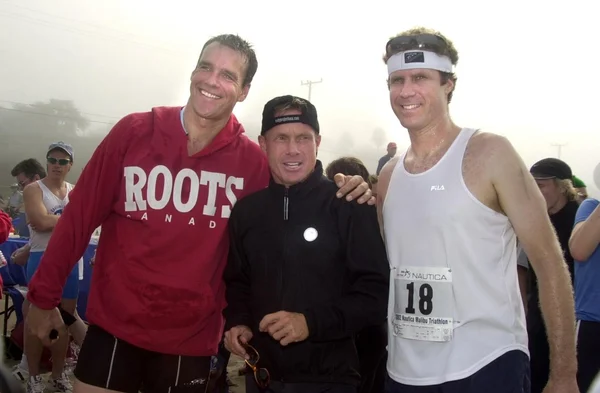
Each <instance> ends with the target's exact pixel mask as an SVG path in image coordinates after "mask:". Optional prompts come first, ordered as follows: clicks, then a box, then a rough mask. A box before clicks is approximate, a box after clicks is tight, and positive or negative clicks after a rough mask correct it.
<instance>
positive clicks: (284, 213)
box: [283, 188, 290, 221]
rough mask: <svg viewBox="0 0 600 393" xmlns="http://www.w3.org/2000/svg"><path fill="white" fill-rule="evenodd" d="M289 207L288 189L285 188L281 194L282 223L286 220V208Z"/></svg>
mask: <svg viewBox="0 0 600 393" xmlns="http://www.w3.org/2000/svg"><path fill="white" fill-rule="evenodd" d="M289 205H290V199H289V198H288V189H287V188H286V189H285V191H284V193H283V221H287V220H288V207H289Z"/></svg>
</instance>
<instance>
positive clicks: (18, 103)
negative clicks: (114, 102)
mask: <svg viewBox="0 0 600 393" xmlns="http://www.w3.org/2000/svg"><path fill="white" fill-rule="evenodd" d="M0 102H6V103H8V104H13V105H25V106H31V104H25V103H23V102H16V101H9V100H0ZM0 108H1V107H0ZM3 109H6V108H3ZM79 113H81V114H82V115H89V116H97V117H104V118H106V119H115V120H120V119H121V118H120V117H117V116H108V115H101V114H98V113H90V112H79Z"/></svg>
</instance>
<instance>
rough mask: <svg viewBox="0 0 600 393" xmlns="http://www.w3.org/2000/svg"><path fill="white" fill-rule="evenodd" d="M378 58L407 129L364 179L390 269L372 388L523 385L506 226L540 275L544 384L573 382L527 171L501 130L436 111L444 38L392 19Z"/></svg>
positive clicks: (520, 324)
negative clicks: (380, 381) (400, 27)
mask: <svg viewBox="0 0 600 393" xmlns="http://www.w3.org/2000/svg"><path fill="white" fill-rule="evenodd" d="M384 61H385V62H386V64H387V67H388V76H389V80H388V87H389V92H390V102H391V106H392V109H393V111H394V113H395V114H396V116H397V118H398V119H399V120H400V123H401V124H402V126H403V127H405V128H406V129H407V130H408V132H409V136H410V139H411V145H410V147H409V148H408V150H407V151H406V152H405V153H404V154H402V155H401V156H399V157H397V158H394V159H392V160H390V162H389V163H388V164H387V165H386V166H385V167H384V168H383V170H382V171H381V174H380V177H379V183H378V198H377V199H378V211H379V218H380V225H381V230H382V235H383V236H384V239H385V242H386V246H387V252H388V257H389V260H390V265H391V269H392V270H391V274H390V277H391V279H390V297H389V306H388V308H389V310H388V324H389V326H388V328H389V329H388V330H389V344H388V351H389V357H388V365H387V368H388V376H389V377H388V380H387V381H386V382H387V383H386V391H387V392H389V393H392V392H394V393H395V392H401V393H429V392H431V393H433V392H436V393H459V392H460V393H483V392H486V393H517V392H529V358H528V349H527V330H526V325H525V314H524V308H523V303H522V299H521V294H520V291H519V285H518V280H517V261H516V260H517V255H516V235H517V236H518V237H519V240H520V242H521V244H522V245H523V248H524V249H525V251H526V253H527V255H528V256H529V258H530V262H531V265H532V267H533V268H534V269H535V271H536V274H537V275H538V277H543V279H542V280H540V288H539V290H540V299H541V307H542V311H543V313H544V319H545V323H546V325H547V327H548V332H549V334H548V337H549V338H550V348H552V350H551V360H550V361H551V365H552V366H551V369H552V374H551V376H550V381H549V383H548V385H547V387H546V390H545V391H544V392H545V393H566V392H569V393H571V392H573V393H577V392H578V389H577V383H576V379H575V377H576V371H577V364H576V358H575V345H574V344H575V336H574V333H575V320H574V306H573V296H572V287H571V284H570V279H569V275H568V272H567V269H566V265H565V262H564V260H563V257H562V253H561V251H560V247H559V244H558V241H557V239H556V236H555V235H554V232H553V230H552V227H551V225H550V221H549V220H548V215H547V213H546V206H545V202H544V199H543V197H542V195H541V193H540V191H539V189H538V187H537V185H536V183H535V181H534V180H533V178H532V177H531V175H530V174H529V171H528V170H527V168H525V166H524V164H523V162H522V160H521V159H520V157H519V155H518V154H517V153H516V151H515V150H514V149H513V147H512V146H511V144H510V143H509V142H508V141H507V140H506V139H505V138H503V137H500V136H498V135H494V134H489V133H484V132H479V131H477V130H474V129H466V128H463V129H461V128H460V127H458V126H456V125H455V124H454V123H453V122H452V120H451V119H450V115H449V113H448V104H449V102H450V100H451V98H452V93H453V90H454V87H455V84H456V76H455V74H454V66H455V65H456V63H457V61H458V53H457V51H456V49H455V48H454V46H453V44H452V43H451V42H450V41H449V40H448V39H446V38H445V37H444V36H442V35H441V34H439V33H437V32H434V31H430V30H428V29H422V28H419V29H413V30H410V31H407V32H404V33H401V34H400V35H399V36H397V37H395V38H392V39H391V40H390V41H389V42H388V43H387V45H386V53H385V57H384Z"/></svg>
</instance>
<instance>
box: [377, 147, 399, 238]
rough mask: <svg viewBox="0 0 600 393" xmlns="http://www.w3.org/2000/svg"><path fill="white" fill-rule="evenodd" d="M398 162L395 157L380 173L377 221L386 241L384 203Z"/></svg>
mask: <svg viewBox="0 0 600 393" xmlns="http://www.w3.org/2000/svg"><path fill="white" fill-rule="evenodd" d="M397 162H398V157H394V158H392V159H391V160H389V161H388V162H387V164H386V165H384V167H383V169H382V170H381V172H379V178H378V180H377V202H376V203H377V220H378V221H379V232H380V233H381V237H382V238H383V240H384V241H385V236H384V231H383V203H384V202H385V197H386V195H387V191H388V187H389V185H390V180H391V179H392V173H393V172H394V168H395V167H396V163H397Z"/></svg>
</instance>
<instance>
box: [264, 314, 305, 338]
mask: <svg viewBox="0 0 600 393" xmlns="http://www.w3.org/2000/svg"><path fill="white" fill-rule="evenodd" d="M259 329H260V331H261V332H266V333H269V335H270V336H271V337H273V339H275V340H277V341H279V344H281V345H282V346H286V345H289V344H291V343H295V342H300V341H304V340H306V339H307V338H308V334H309V331H308V325H307V324H306V317H305V316H304V314H300V313H296V312H288V311H278V312H276V313H273V314H267V315H265V316H264V317H263V319H262V321H260V324H259Z"/></svg>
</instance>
